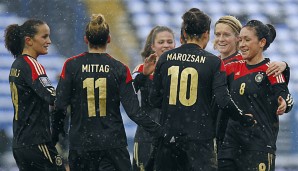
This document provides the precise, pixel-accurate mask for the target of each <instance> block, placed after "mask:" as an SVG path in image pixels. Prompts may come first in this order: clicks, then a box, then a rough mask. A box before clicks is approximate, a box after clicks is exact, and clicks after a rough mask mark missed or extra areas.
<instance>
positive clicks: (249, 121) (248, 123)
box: [240, 114, 257, 127]
mask: <svg viewBox="0 0 298 171" xmlns="http://www.w3.org/2000/svg"><path fill="white" fill-rule="evenodd" d="M256 123H257V121H256V120H255V119H254V117H253V115H252V114H245V115H242V118H241V120H240V124H241V125H242V126H244V127H253V126H254V125H255V124H256Z"/></svg>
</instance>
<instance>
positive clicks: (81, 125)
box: [53, 14, 160, 171]
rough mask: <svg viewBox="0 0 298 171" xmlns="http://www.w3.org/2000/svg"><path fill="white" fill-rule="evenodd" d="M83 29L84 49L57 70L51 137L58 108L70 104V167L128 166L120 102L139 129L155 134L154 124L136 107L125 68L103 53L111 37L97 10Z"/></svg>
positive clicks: (58, 121)
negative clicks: (85, 46) (85, 47)
mask: <svg viewBox="0 0 298 171" xmlns="http://www.w3.org/2000/svg"><path fill="white" fill-rule="evenodd" d="M85 34H86V35H85V42H86V43H87V44H88V52H84V53H82V54H79V55H77V56H74V57H71V58H69V59H68V60H66V62H65V63H64V66H63V69H62V73H61V76H60V80H59V83H58V86H57V101H56V112H55V114H54V121H53V125H54V128H56V129H55V130H54V139H57V138H56V137H57V136H58V134H59V133H60V132H61V131H62V128H61V127H62V126H61V125H62V124H61V123H63V122H62V121H63V119H64V118H65V115H64V114H63V113H62V112H63V111H65V110H66V108H67V106H68V105H70V108H71V121H70V130H69V143H70V145H69V149H70V151H69V165H70V169H71V170H107V171H108V170H119V171H130V170H131V169H132V167H131V162H130V156H129V153H128V150H127V138H126V134H125V130H124V125H123V120H122V118H121V113H120V102H121V103H122V105H123V107H124V109H125V111H126V113H127V114H128V116H129V117H130V118H131V119H132V120H133V121H135V122H136V123H137V124H139V125H140V126H142V127H143V128H144V130H146V131H148V132H150V133H152V134H155V133H156V134H158V131H160V125H159V124H157V123H156V122H154V121H152V120H151V118H150V117H149V116H148V115H146V113H144V112H143V111H141V110H140V107H139V102H138V98H137V95H136V93H135V89H134V87H133V84H132V77H131V73H130V71H129V69H128V67H127V66H126V65H124V64H123V63H121V62H120V61H118V60H116V59H114V58H113V57H112V56H111V55H109V54H108V53H107V52H106V50H107V45H108V43H110V41H111V37H110V30H109V25H108V23H107V22H106V21H105V18H104V16H103V15H102V14H93V15H92V18H91V21H90V22H89V23H88V24H87V26H86V32H85ZM151 136H152V135H151Z"/></svg>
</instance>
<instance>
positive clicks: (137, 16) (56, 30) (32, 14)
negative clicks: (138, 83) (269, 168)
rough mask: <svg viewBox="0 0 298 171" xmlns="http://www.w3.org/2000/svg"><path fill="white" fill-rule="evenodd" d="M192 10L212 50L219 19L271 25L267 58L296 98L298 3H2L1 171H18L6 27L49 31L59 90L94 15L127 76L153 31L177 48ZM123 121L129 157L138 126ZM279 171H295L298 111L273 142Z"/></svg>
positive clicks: (284, 119)
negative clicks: (163, 31) (206, 19)
mask: <svg viewBox="0 0 298 171" xmlns="http://www.w3.org/2000/svg"><path fill="white" fill-rule="evenodd" d="M192 7H196V8H199V9H201V10H203V11H204V12H205V13H207V14H208V15H210V17H211V18H212V25H211V39H210V42H209V44H208V46H207V48H206V49H207V50H209V51H211V52H213V53H214V54H218V53H217V52H216V51H215V50H213V48H212V41H213V40H214V36H213V27H214V22H215V21H216V20H217V19H218V18H219V17H221V16H223V15H228V14H229V15H234V16H236V17H237V18H238V19H240V20H241V22H242V24H245V23H246V22H247V21H248V20H251V19H258V20H261V21H262V22H263V23H271V24H273V25H274V26H275V28H276V30H277V37H276V39H275V41H274V42H273V43H272V44H271V45H270V47H269V48H268V50H267V51H266V52H265V54H266V57H269V58H271V60H274V61H277V60H278V61H286V62H287V63H288V64H289V66H290V68H291V79H290V84H289V89H290V92H291V93H292V95H293V97H294V100H297V99H298V98H297V97H298V62H297V57H296V56H297V54H298V29H297V28H298V0H254V1H247V0H122V1H121V0H0V171H2V170H5V171H6V170H8V171H12V170H18V169H17V168H16V166H15V162H14V159H13V156H12V153H11V138H12V118H13V107H12V103H11V99H10V90H9V83H8V75H9V69H10V66H11V63H12V62H13V57H12V56H11V55H10V54H9V53H8V51H7V50H6V49H5V46H4V37H3V36H4V29H5V28H6V26H8V25H9V24H15V23H17V24H22V23H23V22H24V20H26V19H28V18H38V19H42V20H44V21H46V22H47V23H48V25H49V26H50V28H51V39H52V45H51V46H50V50H49V54H48V55H45V56H40V57H39V58H38V60H39V62H40V63H42V64H43V65H44V66H45V68H46V72H47V74H48V76H49V78H50V80H51V81H52V83H53V85H54V86H56V85H57V76H58V75H59V74H60V71H61V69H62V65H63V62H64V61H65V59H66V58H68V57H71V56H74V55H76V54H78V53H81V52H84V51H87V46H86V45H85V44H84V42H83V36H84V29H85V26H86V23H87V22H88V21H89V16H90V14H92V13H102V14H104V15H105V18H106V20H107V22H108V23H109V25H110V29H111V36H112V42H111V43H110V44H109V46H108V52H109V53H110V54H111V55H112V56H114V57H115V58H117V59H118V60H120V61H122V62H123V63H125V64H127V65H128V66H129V67H130V69H131V70H133V69H134V67H135V66H137V65H138V64H139V63H141V62H142V59H141V56H140V51H141V48H142V47H143V44H144V42H145V38H146V36H147V35H148V33H149V31H150V30H151V28H153V27H154V26H156V25H165V26H168V27H170V28H172V29H173V30H174V32H175V36H176V45H177V46H180V43H179V36H180V35H179V33H180V29H179V28H180V25H181V22H182V19H181V16H182V14H183V13H184V12H185V11H186V10H188V9H190V8H192ZM122 111H123V113H122V116H123V120H124V123H125V128H126V133H127V137H128V143H129V150H130V153H132V145H133V137H134V133H135V129H136V125H135V124H134V123H133V122H132V121H131V120H130V119H129V118H128V117H127V115H126V114H125V112H124V110H122ZM277 148H278V150H277V158H276V170H277V171H294V170H295V171H297V170H298V107H297V104H296V105H295V106H294V109H293V110H292V111H291V112H290V113H288V114H285V115H283V116H280V131H279V137H278V142H277Z"/></svg>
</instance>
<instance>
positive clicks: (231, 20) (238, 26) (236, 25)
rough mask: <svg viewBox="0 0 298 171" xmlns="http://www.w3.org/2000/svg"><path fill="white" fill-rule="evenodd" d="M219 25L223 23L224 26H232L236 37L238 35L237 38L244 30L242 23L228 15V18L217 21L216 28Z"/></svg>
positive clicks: (224, 17)
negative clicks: (242, 29)
mask: <svg viewBox="0 0 298 171" xmlns="http://www.w3.org/2000/svg"><path fill="white" fill-rule="evenodd" d="M218 23H223V24H226V25H228V26H230V27H231V28H232V30H233V31H234V33H235V35H237V36H238V35H239V33H240V30H241V28H242V24H241V23H240V21H239V20H238V19H237V18H236V17H234V16H231V15H226V16H223V17H220V18H219V20H217V21H216V23H215V26H216V25H217V24H218Z"/></svg>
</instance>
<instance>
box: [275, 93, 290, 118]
mask: <svg viewBox="0 0 298 171" xmlns="http://www.w3.org/2000/svg"><path fill="white" fill-rule="evenodd" d="M277 100H278V108H277V111H276V114H277V115H282V114H284V113H285V111H286V109H287V103H286V101H285V99H283V98H282V97H281V96H279V97H278V99H277Z"/></svg>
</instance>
